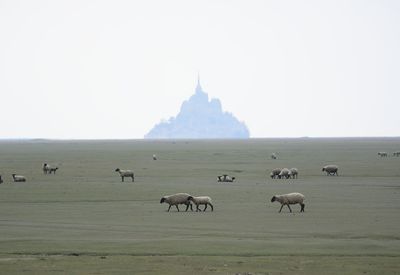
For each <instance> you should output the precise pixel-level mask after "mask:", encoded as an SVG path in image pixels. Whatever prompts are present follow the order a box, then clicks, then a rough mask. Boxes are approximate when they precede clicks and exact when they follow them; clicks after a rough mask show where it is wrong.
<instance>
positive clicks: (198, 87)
mask: <svg viewBox="0 0 400 275" xmlns="http://www.w3.org/2000/svg"><path fill="white" fill-rule="evenodd" d="M196 93H203V89H202V88H201V85H200V74H197V87H196Z"/></svg>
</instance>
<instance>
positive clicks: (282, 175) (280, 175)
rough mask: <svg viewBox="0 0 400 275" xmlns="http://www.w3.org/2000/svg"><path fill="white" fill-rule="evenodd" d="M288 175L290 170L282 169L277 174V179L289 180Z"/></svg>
mask: <svg viewBox="0 0 400 275" xmlns="http://www.w3.org/2000/svg"><path fill="white" fill-rule="evenodd" d="M290 175H291V174H290V170H289V169H287V168H283V169H282V170H281V172H280V173H279V175H278V178H280V179H282V178H286V179H288V178H290Z"/></svg>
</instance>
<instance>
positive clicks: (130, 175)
mask: <svg viewBox="0 0 400 275" xmlns="http://www.w3.org/2000/svg"><path fill="white" fill-rule="evenodd" d="M115 172H118V173H119V174H120V176H121V180H122V182H124V178H125V177H128V178H132V182H134V181H135V175H134V174H133V171H131V170H121V169H119V168H117V169H115Z"/></svg>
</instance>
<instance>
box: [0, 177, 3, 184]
mask: <svg viewBox="0 0 400 275" xmlns="http://www.w3.org/2000/svg"><path fill="white" fill-rule="evenodd" d="M2 183H3V179H2V178H1V175H0V184H2Z"/></svg>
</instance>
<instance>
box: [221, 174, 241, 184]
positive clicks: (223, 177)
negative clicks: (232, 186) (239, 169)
mask: <svg viewBox="0 0 400 275" xmlns="http://www.w3.org/2000/svg"><path fill="white" fill-rule="evenodd" d="M217 179H218V182H233V181H234V180H235V179H236V178H235V177H230V176H228V175H226V174H224V175H222V176H217Z"/></svg>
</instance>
